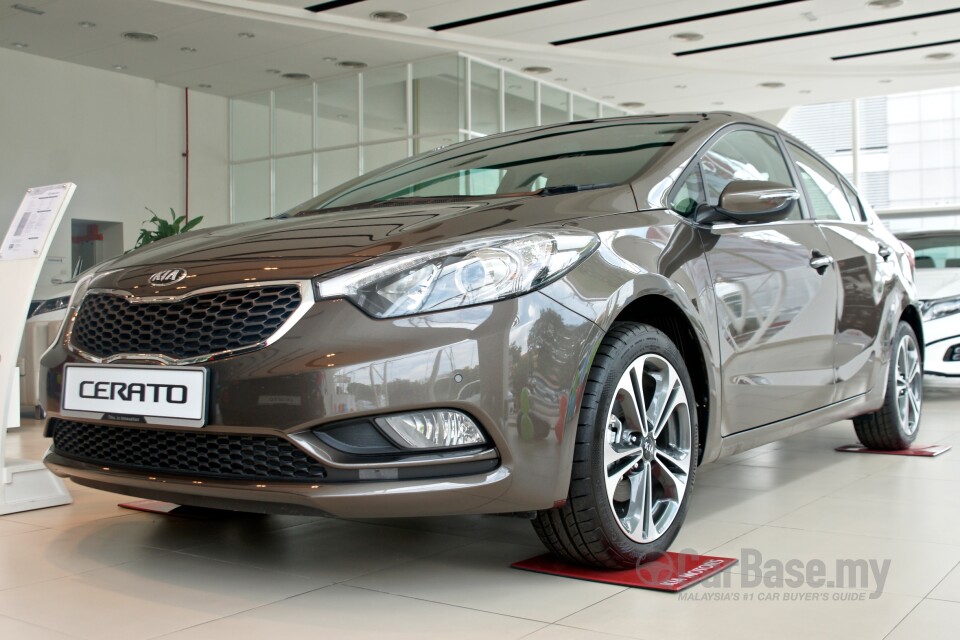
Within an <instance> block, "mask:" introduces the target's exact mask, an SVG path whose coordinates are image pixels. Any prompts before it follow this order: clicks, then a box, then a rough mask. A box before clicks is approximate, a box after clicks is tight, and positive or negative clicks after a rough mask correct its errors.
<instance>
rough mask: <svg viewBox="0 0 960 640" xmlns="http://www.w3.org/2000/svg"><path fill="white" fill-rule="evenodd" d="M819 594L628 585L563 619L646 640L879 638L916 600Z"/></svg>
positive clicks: (889, 595)
mask: <svg viewBox="0 0 960 640" xmlns="http://www.w3.org/2000/svg"><path fill="white" fill-rule="evenodd" d="M735 577H736V576H735ZM823 593H824V592H821V591H816V590H792V589H769V588H765V587H756V588H746V587H742V586H731V587H729V588H721V587H707V586H704V585H703V584H700V585H696V586H694V587H691V588H690V589H687V590H686V591H683V592H681V593H679V594H666V593H656V592H652V591H643V590H640V589H628V590H626V591H624V592H622V593H619V594H617V595H615V596H613V597H611V598H608V599H606V600H604V601H603V602H600V603H598V604H595V605H593V606H590V607H587V608H586V609H584V610H583V611H580V612H578V613H576V614H573V615H571V616H569V617H568V618H564V619H563V620H562V621H561V624H563V625H564V626H570V627H576V628H581V629H588V630H591V631H600V632H603V633H612V634H624V635H627V636H630V637H633V638H643V639H651V640H652V639H655V638H657V639H659V638H671V639H674V638H690V639H693V638H710V640H770V639H771V638H777V639H778V640H793V639H796V640H809V639H810V638H817V640H832V639H836V640H850V639H851V638H856V639H857V640H881V639H882V638H883V637H884V636H885V635H886V634H887V633H889V632H890V630H891V629H893V628H894V626H896V624H897V623H898V622H899V621H900V620H901V619H902V618H903V616H905V615H906V614H907V613H908V612H909V611H910V610H911V609H912V608H913V607H914V606H915V605H916V604H917V602H919V599H918V598H913V597H910V596H903V595H899V594H892V593H885V594H883V595H882V596H880V597H879V598H876V599H874V600H870V599H869V598H868V596H867V594H866V592H851V593H854V597H857V598H863V600H862V601H856V602H849V601H834V600H832V599H827V600H822V599H821V598H822V596H823ZM808 594H809V595H808ZM788 597H789V598H796V597H809V598H811V600H786V598H788ZM848 597H849V596H848ZM918 637H919V636H918Z"/></svg>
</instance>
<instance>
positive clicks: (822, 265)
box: [810, 251, 833, 275]
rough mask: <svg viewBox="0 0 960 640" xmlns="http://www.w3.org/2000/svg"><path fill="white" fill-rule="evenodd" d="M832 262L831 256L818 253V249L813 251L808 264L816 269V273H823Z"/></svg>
mask: <svg viewBox="0 0 960 640" xmlns="http://www.w3.org/2000/svg"><path fill="white" fill-rule="evenodd" d="M832 264H833V256H828V255H824V254H822V253H820V252H819V251H814V252H813V257H811V258H810V266H811V267H813V268H814V269H816V270H817V273H819V274H820V275H823V273H824V272H825V271H826V270H827V267H829V266H830V265H832Z"/></svg>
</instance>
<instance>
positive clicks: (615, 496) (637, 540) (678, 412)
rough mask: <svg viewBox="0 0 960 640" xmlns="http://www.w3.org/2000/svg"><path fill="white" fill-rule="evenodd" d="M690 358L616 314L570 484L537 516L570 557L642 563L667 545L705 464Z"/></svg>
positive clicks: (618, 564) (548, 537) (549, 542)
mask: <svg viewBox="0 0 960 640" xmlns="http://www.w3.org/2000/svg"><path fill="white" fill-rule="evenodd" d="M692 389H693V385H692V384H691V381H690V375H689V373H688V372H687V368H686V366H685V365H684V362H683V358H682V357H681V356H680V353H679V351H678V350H677V348H676V346H675V345H674V344H673V342H671V341H670V339H669V338H668V337H667V336H666V335H665V334H664V333H663V332H661V331H659V330H657V329H655V328H653V327H651V326H648V325H644V324H639V323H632V322H629V323H628V322H624V323H617V324H616V325H614V327H613V329H611V330H610V333H608V334H607V335H606V336H605V337H604V339H603V342H602V343H601V345H600V348H599V350H598V351H597V355H596V357H595V359H594V363H593V367H592V368H591V370H590V376H589V378H588V380H587V385H586V388H585V389H584V395H583V401H582V403H581V408H580V420H579V424H578V427H577V442H576V445H575V451H574V461H573V470H572V476H571V481H570V493H569V495H568V498H567V501H566V503H565V504H564V505H563V506H562V507H558V508H554V509H549V510H545V511H541V512H539V513H538V514H537V517H536V519H535V520H534V528H535V529H536V531H537V533H538V535H539V536H540V539H541V540H542V541H543V543H544V544H545V545H546V546H547V548H549V549H550V550H551V551H552V552H553V553H554V554H556V555H558V556H560V557H562V558H564V559H565V560H568V561H571V562H576V563H580V564H588V565H593V566H599V567H606V568H612V569H619V568H629V567H634V566H636V565H637V564H638V563H640V562H643V561H645V560H648V559H651V558H655V557H657V556H659V555H660V554H662V553H663V552H664V551H666V550H667V547H669V546H670V543H671V542H673V539H674V538H675V537H676V536H677V534H678V533H679V531H680V527H681V525H682V523H683V520H684V517H685V515H686V510H687V502H688V497H689V493H690V491H689V490H690V486H691V485H692V484H693V478H694V474H695V472H696V467H697V452H698V451H699V446H698V442H697V421H696V415H697V412H696V406H695V404H694V401H693V396H692Z"/></svg>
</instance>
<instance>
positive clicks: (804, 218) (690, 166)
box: [665, 122, 814, 226]
mask: <svg viewBox="0 0 960 640" xmlns="http://www.w3.org/2000/svg"><path fill="white" fill-rule="evenodd" d="M735 131H754V132H757V133H764V134H767V135H771V136H773V138H774V140H776V142H777V148H778V149H779V150H780V155H781V157H783V160H784V163H785V164H786V165H787V173H788V174H789V175H790V179H791V180H792V182H793V184H792V185H790V186H791V187H793V188H794V189H797V190H798V191H799V192H800V193H801V195H803V196H804V197H801V198H800V199H799V200H797V205H798V206H799V207H800V219H799V220H779V221H776V222H758V223H754V225H751V226H757V225H769V224H796V223H798V222H813V221H814V218H813V216H812V214H811V212H810V209H809V207H808V205H807V202H806V199H805V192H804V191H803V189H802V187H800V186H798V185H799V184H800V182H799V181H800V176H799V174H798V173H797V168H796V165H795V164H794V161H793V156H790V155H788V153H787V145H786V142H785V141H784V136H783V134H782V133H781V132H780V131H779V130H777V129H770V128H767V127H764V126H761V125H757V124H751V123H748V122H734V123H731V124H728V125H726V126H724V127H722V128H720V129H718V130H717V131H715V132H714V133H713V134H712V135H711V136H710V137H709V138H707V140H706V141H705V142H704V143H703V144H702V145H700V148H699V149H698V150H697V152H696V153H695V154H693V155H692V156H691V157H690V160H689V161H688V162H687V166H686V168H684V170H683V171H682V172H681V173H680V175H679V177H677V180H676V182H675V183H674V185H673V186H672V187H670V191H669V192H668V193H667V199H666V207H665V209H666V210H667V211H669V212H671V213H673V214H674V215H676V216H677V217H679V218H681V219H682V220H686V221H688V222H690V223H691V224H697V223H696V222H694V220H693V218H692V216H685V215H683V214H681V213H679V212H678V211H676V210H675V209H673V206H672V205H673V202H674V201H675V200H676V197H677V193H678V192H679V191H680V188H681V186H682V185H683V183H684V182H686V180H687V178H689V177H690V174H691V173H692V172H693V171H698V172H700V184H701V188H702V190H703V194H704V197H706V195H707V190H706V183H705V181H704V177H703V169H702V168H701V166H700V161H701V160H702V159H703V156H705V155H706V154H707V152H708V151H709V150H710V149H711V148H713V145H714V144H716V143H717V141H719V140H720V138H722V137H724V136H726V135H727V134H730V133H733V132H735ZM801 146H803V145H801Z"/></svg>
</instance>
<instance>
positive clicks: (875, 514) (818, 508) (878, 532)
mask: <svg viewBox="0 0 960 640" xmlns="http://www.w3.org/2000/svg"><path fill="white" fill-rule="evenodd" d="M770 524H772V525H773V526H778V527H787V528H790V529H807V530H810V531H831V532H835V533H846V534H853V535H862V536H877V537H882V538H895V539H898V540H903V541H905V542H906V543H912V542H915V541H921V542H933V543H938V544H947V545H951V544H956V543H957V540H958V538H957V531H958V530H960V511H958V510H955V509H938V508H935V507H932V506H931V505H930V503H928V502H922V501H920V502H917V501H907V502H881V501H876V500H851V499H848V498H832V497H826V498H820V499H819V500H816V501H814V502H812V503H810V504H808V505H805V506H803V507H801V508H799V509H797V510H795V511H793V512H791V513H789V514H787V515H785V516H783V517H781V518H778V519H777V520H774V521H773V522H771V523H770Z"/></svg>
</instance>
